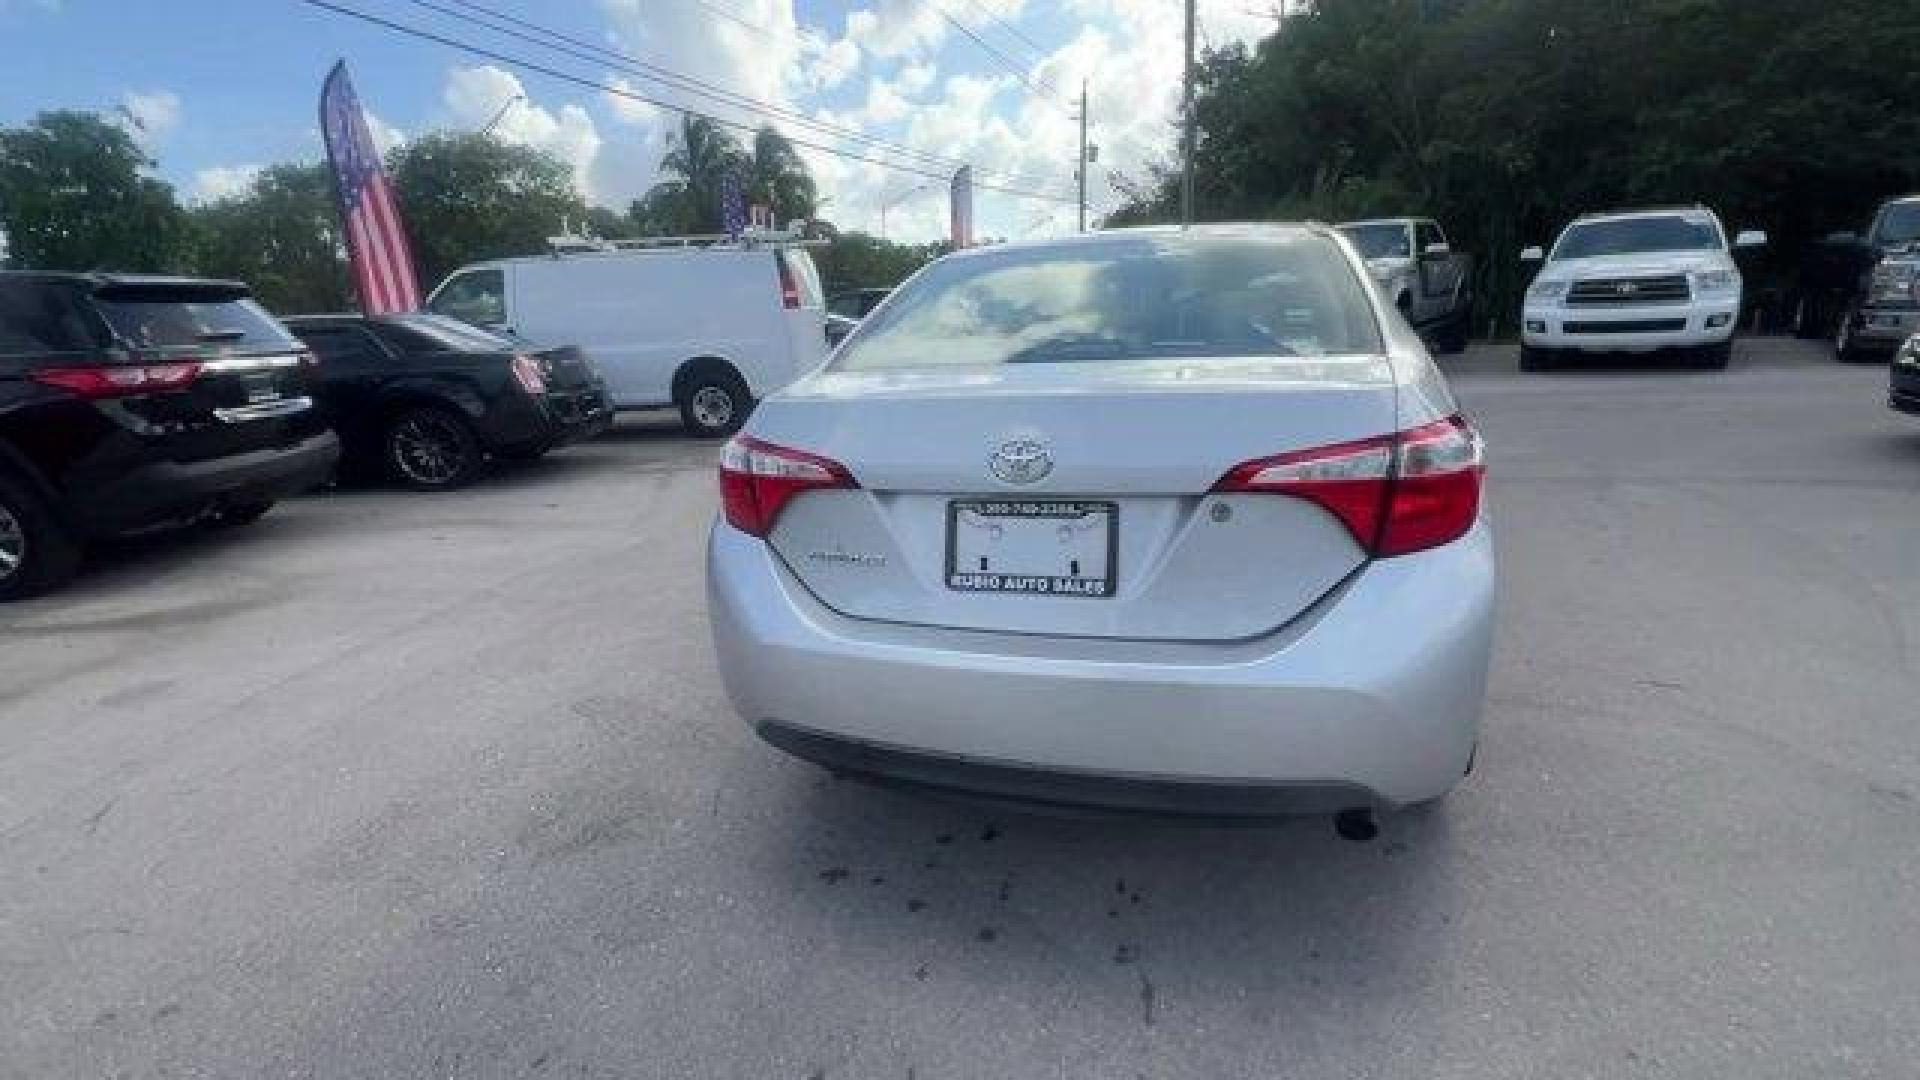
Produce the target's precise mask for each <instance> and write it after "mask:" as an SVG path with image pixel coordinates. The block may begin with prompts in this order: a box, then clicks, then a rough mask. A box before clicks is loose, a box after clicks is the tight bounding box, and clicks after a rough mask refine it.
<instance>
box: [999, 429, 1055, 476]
mask: <svg viewBox="0 0 1920 1080" xmlns="http://www.w3.org/2000/svg"><path fill="white" fill-rule="evenodd" d="M987 468H989V469H991V470H992V471H993V475H994V476H996V477H998V478H999V479H1001V480H1003V481H1005V482H1006V483H1009V484H1037V483H1039V482H1040V481H1042V480H1044V479H1046V478H1047V474H1048V473H1050V472H1052V471H1053V451H1052V449H1050V448H1049V447H1048V446H1047V444H1046V441H1045V440H1043V439H1037V438H1031V437H1020V438H1013V439H1008V440H1006V441H1005V442H1003V443H1001V444H1000V445H999V446H997V447H995V448H994V451H993V454H992V456H990V457H988V458H987Z"/></svg>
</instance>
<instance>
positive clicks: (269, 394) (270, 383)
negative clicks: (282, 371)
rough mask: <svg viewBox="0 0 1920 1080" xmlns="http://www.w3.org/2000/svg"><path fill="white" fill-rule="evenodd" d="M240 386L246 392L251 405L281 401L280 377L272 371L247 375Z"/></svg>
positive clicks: (248, 402)
mask: <svg viewBox="0 0 1920 1080" xmlns="http://www.w3.org/2000/svg"><path fill="white" fill-rule="evenodd" d="M240 385H241V388H242V389H244V390H245V391H246V394H247V404H249V405H259V404H262V403H264V402H268V401H279V400H280V377H279V376H278V375H275V374H274V373H272V372H270V371H266V372H260V373H259V374H254V375H247V376H245V377H243V378H242V379H241V380H240Z"/></svg>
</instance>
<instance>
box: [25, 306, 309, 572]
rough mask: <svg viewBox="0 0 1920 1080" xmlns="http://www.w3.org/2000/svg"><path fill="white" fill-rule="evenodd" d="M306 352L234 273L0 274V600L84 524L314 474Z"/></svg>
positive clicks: (65, 550) (259, 495)
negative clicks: (216, 277) (226, 277)
mask: <svg viewBox="0 0 1920 1080" xmlns="http://www.w3.org/2000/svg"><path fill="white" fill-rule="evenodd" d="M310 359H311V357H310V356H309V354H308V353H307V352H306V351H305V350H304V349H303V348H301V346H300V343H299V342H297V341H295V340H294V339H293V338H292V337H291V336H290V335H289V334H288V333H287V332H286V330H285V329H284V328H282V327H281V326H280V324H278V323H276V322H274V320H273V318H272V317H271V316H269V315H268V314H267V313H266V312H264V311H262V310H261V309H260V307H259V305H257V304H255V303H254V302H253V301H252V300H251V299H250V298H249V293H248V290H247V287H246V286H245V285H241V284H239V283H237V282H231V281H207V280H202V279H196V278H172V277H147V276H130V275H118V274H39V273H0V600H11V599H16V598H18V597H22V596H27V595H30V594H32V593H36V592H40V591H43V590H45V589H48V588H51V587H53V586H55V585H58V584H60V583H61V582H63V581H64V580H66V578H67V577H69V576H70V575H71V574H72V573H73V570H74V567H75V566H76V565H77V564H78V562H79V557H80V551H81V547H82V545H84V544H85V542H86V541H87V540H89V539H91V538H94V537H99V536H103V535H111V534H116V533H125V532H132V531H135V530H139V529H145V528H149V527H152V526H156V525H163V524H168V523H171V522H187V521H195V520H205V521H209V522H213V523H222V524H240V523H243V522H247V521H252V520H253V519H255V518H258V517H259V516H260V515H261V514H264V513H266V511H267V508H268V507H270V506H272V505H273V503H274V500H276V499H279V498H282V497H284V496H287V495H291V494H293V493H295V492H298V491H301V490H304V489H306V488H308V487H312V486H313V485H315V484H317V483H319V482H321V481H322V480H324V479H326V477H327V475H328V473H329V472H330V471H331V470H332V469H333V465H334V461H335V459H336V458H337V457H338V456H339V441H338V440H337V439H336V438H335V436H334V434H333V433H332V432H331V431H328V430H327V428H326V424H325V422H324V421H323V420H322V419H321V417H320V414H319V412H318V411H317V410H315V409H314V407H313V402H312V399H311V398H310V396H309V394H308V389H307V376H308V373H309V367H310Z"/></svg>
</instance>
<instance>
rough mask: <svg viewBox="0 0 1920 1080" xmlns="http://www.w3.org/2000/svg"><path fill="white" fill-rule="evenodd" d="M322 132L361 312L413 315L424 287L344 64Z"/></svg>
mask: <svg viewBox="0 0 1920 1080" xmlns="http://www.w3.org/2000/svg"><path fill="white" fill-rule="evenodd" d="M320 132H321V134H322V135H323V136H325V138H326V141H327V161H328V163H330V164H331V165H332V166H333V187H334V192H335V193H336V194H337V195H338V197H339V199H340V221H341V224H342V225H344V226H345V227H346V231H347V257H348V262H349V263H350V267H351V270H352V272H353V285H354V291H356V292H358V293H359V294H360V309H361V310H362V311H364V312H366V313H367V314H369V315H380V314H384V313H386V312H389V311H413V310H416V309H417V308H419V306H420V285H419V283H418V282H416V281H415V280H414V277H413V251H412V249H410V248H409V247H408V246H407V231H406V229H405V227H403V226H402V225H401V223H400V206H399V203H398V202H396V201H395V199H394V196H393V185H392V183H390V182H389V181H388V180H387V171H386V169H385V168H383V167H382V166H381V164H380V150H379V148H378V147H376V146H374V145H373V134H372V132H370V131H369V130H368V129H367V118H366V115H365V114H364V113H362V112H361V111H360V98H359V97H358V96H356V95H355V94H354V92H353V83H352V82H350V81H348V79H347V62H346V61H345V60H342V61H340V62H338V63H336V64H334V65H333V70H332V71H331V72H328V73H327V82H326V85H325V86H324V87H322V88H321V90H320Z"/></svg>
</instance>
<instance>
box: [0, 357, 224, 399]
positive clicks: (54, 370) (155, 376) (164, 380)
mask: <svg viewBox="0 0 1920 1080" xmlns="http://www.w3.org/2000/svg"><path fill="white" fill-rule="evenodd" d="M199 377H200V365H199V364H197V363H172V364H121V365H105V364H102V365H99V366H88V367H50V368H41V369H40V370H38V371H36V372H33V374H32V378H33V381H34V382H37V383H42V384H44V385H47V386H57V387H59V388H61V389H62V390H71V391H72V392H74V393H76V394H79V395H80V396H81V397H85V398H111V397H125V396H127V395H129V394H153V393H165V392H166V391H169V390H179V389H181V388H182V387H185V386H187V385H189V384H191V383H192V382H193V380H195V379H197V378H199Z"/></svg>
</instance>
